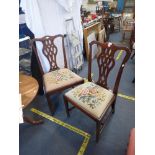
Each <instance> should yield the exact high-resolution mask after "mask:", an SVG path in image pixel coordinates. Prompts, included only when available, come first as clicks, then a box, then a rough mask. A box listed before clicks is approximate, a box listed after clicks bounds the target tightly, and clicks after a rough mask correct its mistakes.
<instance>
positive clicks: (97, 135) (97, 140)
mask: <svg viewBox="0 0 155 155" xmlns="http://www.w3.org/2000/svg"><path fill="white" fill-rule="evenodd" d="M100 131H101V122H100V121H97V122H96V142H97V143H98V142H99V138H100Z"/></svg>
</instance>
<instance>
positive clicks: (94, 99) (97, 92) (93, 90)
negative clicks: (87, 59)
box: [65, 82, 115, 119]
mask: <svg viewBox="0 0 155 155" xmlns="http://www.w3.org/2000/svg"><path fill="white" fill-rule="evenodd" d="M65 95H66V96H67V97H68V98H69V99H70V100H72V101H73V102H74V103H76V104H77V106H79V107H81V108H82V109H84V110H86V111H87V112H88V113H90V114H91V115H93V116H94V117H95V118H97V119H100V118H101V116H102V115H103V114H104V112H105V111H106V109H107V108H108V106H110V104H109V103H112V102H113V101H114V99H115V97H114V94H113V93H112V92H111V91H109V90H107V89H105V88H103V87H101V86H99V85H96V84H95V83H92V82H86V83H84V84H82V85H80V86H77V87H76V88H74V89H72V90H70V91H69V92H67V93H66V94H65Z"/></svg>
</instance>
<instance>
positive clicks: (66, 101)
mask: <svg viewBox="0 0 155 155" xmlns="http://www.w3.org/2000/svg"><path fill="white" fill-rule="evenodd" d="M64 104H65V109H66V113H67V117H70V113H69V105H68V100H67V98H66V97H65V96H64Z"/></svg>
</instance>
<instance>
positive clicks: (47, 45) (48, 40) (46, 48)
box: [32, 34, 67, 75]
mask: <svg viewBox="0 0 155 155" xmlns="http://www.w3.org/2000/svg"><path fill="white" fill-rule="evenodd" d="M56 38H61V39H62V50H63V56H64V67H65V68H67V59H66V53H65V47H64V36H63V35H61V34H58V35H55V36H44V37H42V38H35V39H33V40H32V48H33V50H34V52H35V55H36V58H37V61H38V63H39V67H40V69H41V73H42V75H43V74H44V71H43V67H42V65H41V61H40V59H39V56H38V51H37V48H36V44H35V43H37V42H40V43H42V45H43V47H42V52H43V54H44V56H45V57H46V58H47V60H48V62H49V65H50V70H49V71H54V70H56V69H59V67H58V65H57V61H56V58H57V53H58V47H57V46H56V45H55V43H54V41H55V39H56Z"/></svg>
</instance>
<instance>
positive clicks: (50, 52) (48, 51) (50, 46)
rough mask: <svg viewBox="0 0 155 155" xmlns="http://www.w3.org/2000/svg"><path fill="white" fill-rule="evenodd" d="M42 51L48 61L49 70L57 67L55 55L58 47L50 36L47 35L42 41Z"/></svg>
mask: <svg viewBox="0 0 155 155" xmlns="http://www.w3.org/2000/svg"><path fill="white" fill-rule="evenodd" d="M43 53H44V55H45V56H46V58H47V59H48V61H49V63H50V71H52V70H56V69H58V68H59V67H58V65H57V63H56V55H57V53H58V49H57V47H56V46H55V44H54V41H53V39H52V38H49V37H47V38H46V39H45V40H44V41H43Z"/></svg>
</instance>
